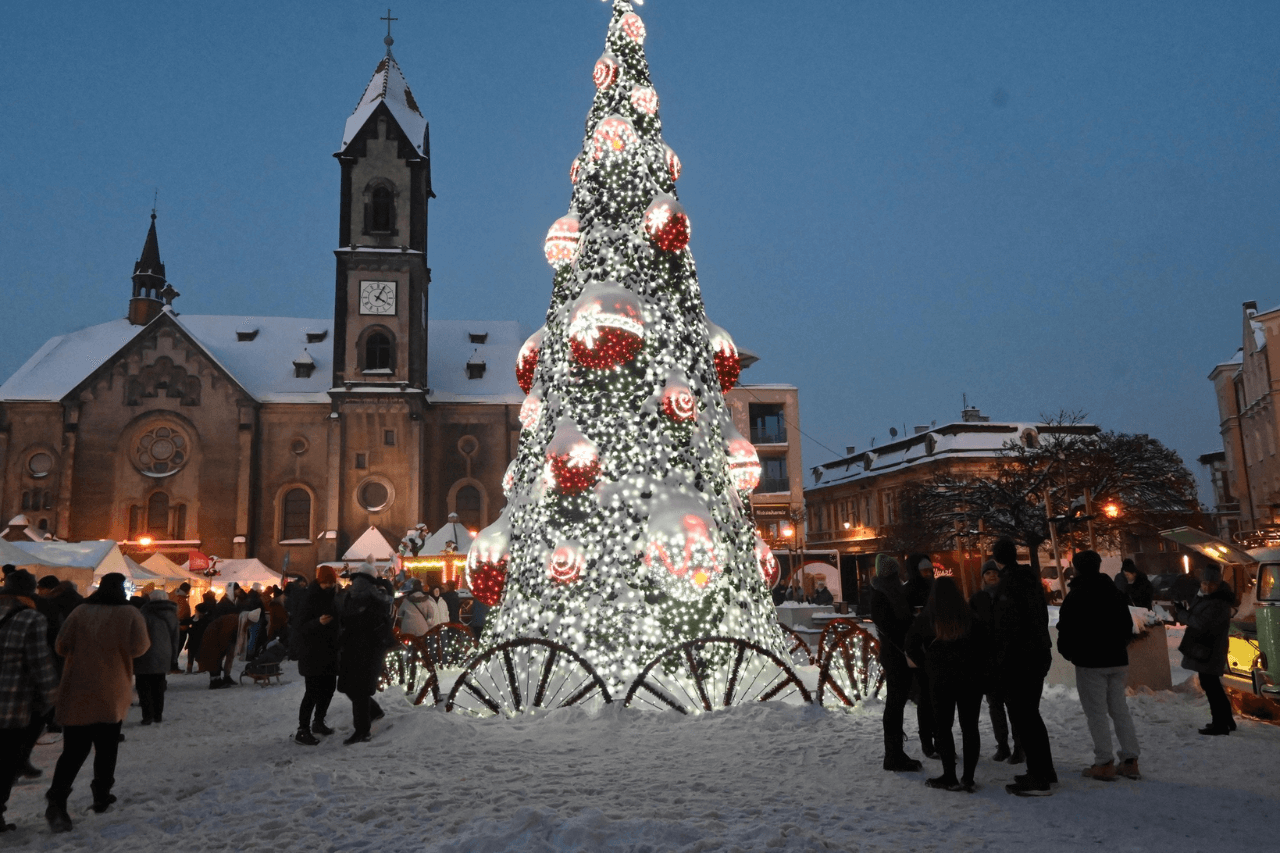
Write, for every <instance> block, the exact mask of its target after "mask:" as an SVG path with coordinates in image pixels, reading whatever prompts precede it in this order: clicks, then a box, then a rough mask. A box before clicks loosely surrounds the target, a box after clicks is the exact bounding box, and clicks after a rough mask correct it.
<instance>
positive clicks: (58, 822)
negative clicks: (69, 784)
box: [44, 790, 71, 832]
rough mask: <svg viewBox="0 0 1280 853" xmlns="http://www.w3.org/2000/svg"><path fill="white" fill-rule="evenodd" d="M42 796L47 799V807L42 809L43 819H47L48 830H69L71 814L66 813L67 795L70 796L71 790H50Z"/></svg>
mask: <svg viewBox="0 0 1280 853" xmlns="http://www.w3.org/2000/svg"><path fill="white" fill-rule="evenodd" d="M44 796H45V799H46V800H48V801H49V807H48V808H46V809H45V810H44V819H45V820H47V821H49V830H50V831H51V832H70V831H71V815H69V814H67V797H69V796H71V791H69V790H68V791H59V792H54V791H53V790H50V791H49V793H47V794H45V795H44Z"/></svg>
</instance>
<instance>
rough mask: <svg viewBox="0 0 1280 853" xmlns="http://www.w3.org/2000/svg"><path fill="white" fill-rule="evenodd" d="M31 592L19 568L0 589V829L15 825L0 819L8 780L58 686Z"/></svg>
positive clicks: (31, 581)
mask: <svg viewBox="0 0 1280 853" xmlns="http://www.w3.org/2000/svg"><path fill="white" fill-rule="evenodd" d="M35 594H36V593H35V578H33V577H32V576H31V574H30V573H29V572H27V571H24V570H21V569H17V570H15V571H13V572H10V573H9V576H8V577H7V578H6V579H5V585H4V586H3V587H0V832H9V831H12V830H13V829H15V828H16V827H15V826H14V825H13V824H11V823H6V822H5V819H4V810H5V806H6V805H7V804H8V802H9V793H10V792H11V791H12V790H13V783H14V780H15V779H16V778H17V777H18V776H19V775H26V774H24V773H23V770H24V768H26V767H28V766H30V755H31V749H32V747H34V746H35V742H36V738H37V737H39V734H40V731H41V730H42V729H43V728H44V725H43V721H44V716H45V712H46V710H47V709H48V708H50V707H52V705H53V698H54V695H55V690H56V688H57V685H58V672H57V668H56V667H55V666H54V662H53V652H52V651H51V650H50V649H49V643H48V640H47V636H48V619H46V618H45V616H44V614H42V613H40V612H39V611H38V610H36V609H35V608H34V607H32V606H31V605H30V604H28V603H27V602H28V601H29V600H30V597H31V596H32V595H35Z"/></svg>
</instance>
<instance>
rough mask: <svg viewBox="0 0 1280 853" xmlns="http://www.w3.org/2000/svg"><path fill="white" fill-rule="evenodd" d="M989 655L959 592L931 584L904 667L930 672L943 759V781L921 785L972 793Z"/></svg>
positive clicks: (947, 583) (951, 584)
mask: <svg viewBox="0 0 1280 853" xmlns="http://www.w3.org/2000/svg"><path fill="white" fill-rule="evenodd" d="M988 652H989V645H988V643H987V638H986V636H985V629H984V628H983V626H982V623H981V622H977V621H975V620H974V619H973V615H972V612H971V611H970V610H969V603H968V602H967V601H965V600H964V593H962V592H961V591H960V587H958V586H956V582H955V581H954V580H952V579H951V578H949V577H942V578H938V579H937V580H935V581H934V582H933V584H932V585H931V587H930V590H929V601H928V602H927V603H926V605H925V608H924V610H922V611H921V612H920V615H918V616H917V617H916V618H915V622H914V623H913V624H912V626H911V629H910V630H909V631H908V632H907V659H908V661H909V662H910V663H914V664H915V665H916V666H917V667H923V668H925V669H927V670H928V671H929V686H930V688H931V691H932V692H931V693H930V694H929V696H930V699H931V700H932V702H933V719H934V723H935V725H936V729H935V732H934V743H935V744H936V745H937V747H938V754H939V756H940V757H941V758H942V775H941V776H936V777H934V778H932V779H927V780H925V784H926V785H928V786H929V787H930V788H941V789H943V790H947V791H966V792H968V793H973V791H974V790H975V786H974V781H973V773H974V771H975V770H976V769H977V767H978V752H979V751H980V750H981V747H982V740H981V738H980V737H979V735H978V714H979V712H980V711H981V710H982V692H983V687H984V686H985V683H986V678H987V672H988V670H989V666H988V663H987V658H988ZM957 714H958V715H959V717H960V735H961V739H962V741H963V743H964V775H963V776H961V777H960V778H959V779H957V778H956V742H955V739H954V738H953V737H952V734H951V724H952V723H953V722H954V721H955V718H956V716H957Z"/></svg>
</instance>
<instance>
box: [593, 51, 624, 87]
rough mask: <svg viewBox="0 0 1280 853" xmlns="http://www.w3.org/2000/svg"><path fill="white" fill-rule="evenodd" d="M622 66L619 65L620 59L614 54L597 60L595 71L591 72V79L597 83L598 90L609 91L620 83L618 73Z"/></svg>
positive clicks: (608, 54)
mask: <svg viewBox="0 0 1280 853" xmlns="http://www.w3.org/2000/svg"><path fill="white" fill-rule="evenodd" d="M620 67H621V66H619V64H618V58H617V57H616V56H614V55H613V54H612V53H606V54H605V55H604V56H602V57H600V58H599V59H597V60H596V67H595V70H594V71H592V72H591V79H592V80H594V81H595V83H596V88H597V89H608V88H609V87H610V86H612V85H613V84H614V83H616V82H618V71H619V69H620Z"/></svg>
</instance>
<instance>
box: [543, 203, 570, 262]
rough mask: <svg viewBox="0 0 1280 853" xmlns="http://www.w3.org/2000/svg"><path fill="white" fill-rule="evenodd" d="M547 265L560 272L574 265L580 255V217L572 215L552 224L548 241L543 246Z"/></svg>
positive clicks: (548, 232) (548, 233)
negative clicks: (574, 260)
mask: <svg viewBox="0 0 1280 853" xmlns="http://www.w3.org/2000/svg"><path fill="white" fill-rule="evenodd" d="M542 251H543V252H544V253H545V254H546V256H547V263H549V264H551V266H553V267H555V268H556V269H558V270H562V269H564V268H565V267H567V266H569V265H570V264H571V263H573V259H574V258H575V257H576V256H577V254H578V216H577V214H573V213H570V214H569V215H567V216H562V217H560V218H559V219H557V220H556V221H555V222H553V223H552V224H551V228H550V230H548V231H547V239H546V241H545V242H544V243H543V244H542Z"/></svg>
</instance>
